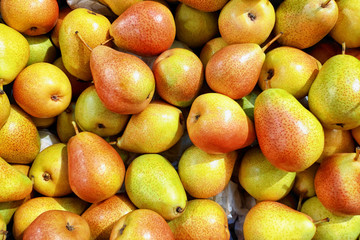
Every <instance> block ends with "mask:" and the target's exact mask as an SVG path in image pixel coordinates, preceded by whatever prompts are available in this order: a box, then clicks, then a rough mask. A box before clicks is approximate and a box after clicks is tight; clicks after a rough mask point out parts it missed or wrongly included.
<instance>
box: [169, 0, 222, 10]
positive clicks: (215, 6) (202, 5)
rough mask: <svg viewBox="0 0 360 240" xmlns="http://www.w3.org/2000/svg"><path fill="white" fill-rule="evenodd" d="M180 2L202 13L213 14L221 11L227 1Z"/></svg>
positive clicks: (201, 0) (190, 0)
mask: <svg viewBox="0 0 360 240" xmlns="http://www.w3.org/2000/svg"><path fill="white" fill-rule="evenodd" d="M170 1H171V0H170ZM180 2H182V3H184V4H186V5H188V6H190V7H192V8H195V9H197V10H200V11H203V12H215V11H218V10H220V9H222V8H223V7H224V6H225V4H226V3H227V2H228V0H181V1H180Z"/></svg>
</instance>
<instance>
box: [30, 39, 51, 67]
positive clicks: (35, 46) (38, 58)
mask: <svg viewBox="0 0 360 240" xmlns="http://www.w3.org/2000/svg"><path fill="white" fill-rule="evenodd" d="M25 38H26V40H27V41H28V43H29V46H30V56H29V60H28V62H27V65H31V64H33V63H37V62H48V63H51V62H53V61H54V60H55V59H56V56H57V49H56V47H55V46H54V44H53V43H52V42H51V40H50V37H49V36H48V35H38V36H25Z"/></svg>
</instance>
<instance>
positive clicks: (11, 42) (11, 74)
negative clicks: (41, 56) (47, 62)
mask: <svg viewBox="0 0 360 240" xmlns="http://www.w3.org/2000/svg"><path fill="white" fill-rule="evenodd" d="M0 45H1V49H2V52H1V56H0V79H3V81H4V82H3V84H4V85H7V84H9V83H11V82H12V81H14V79H15V78H16V76H17V75H18V74H19V73H20V71H21V70H22V69H23V68H24V67H25V66H26V63H27V62H28V60H29V55H30V47H29V43H28V41H26V38H25V37H24V36H23V35H22V34H20V33H19V32H18V31H16V30H15V29H13V28H11V27H9V26H7V25H5V24H3V23H0Z"/></svg>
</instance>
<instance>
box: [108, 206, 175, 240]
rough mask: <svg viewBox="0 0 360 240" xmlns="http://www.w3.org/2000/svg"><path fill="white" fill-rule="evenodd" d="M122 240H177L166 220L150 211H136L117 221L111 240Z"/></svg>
mask: <svg viewBox="0 0 360 240" xmlns="http://www.w3.org/2000/svg"><path fill="white" fill-rule="evenodd" d="M121 239H152V240H156V239H158V240H175V238H174V235H173V233H172V231H171V229H170V227H169V224H168V223H167V222H166V221H165V219H164V218H163V217H162V216H161V215H160V214H158V213H157V212H154V211H153V210H150V209H136V210H134V211H132V212H130V213H128V214H126V215H124V216H122V217H121V218H120V219H119V221H117V223H116V224H115V226H114V227H113V229H112V231H111V235H110V240H121Z"/></svg>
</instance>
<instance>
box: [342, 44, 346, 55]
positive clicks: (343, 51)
mask: <svg viewBox="0 0 360 240" xmlns="http://www.w3.org/2000/svg"><path fill="white" fill-rule="evenodd" d="M345 49H346V44H345V42H343V43H342V44H341V54H342V55H345Z"/></svg>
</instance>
